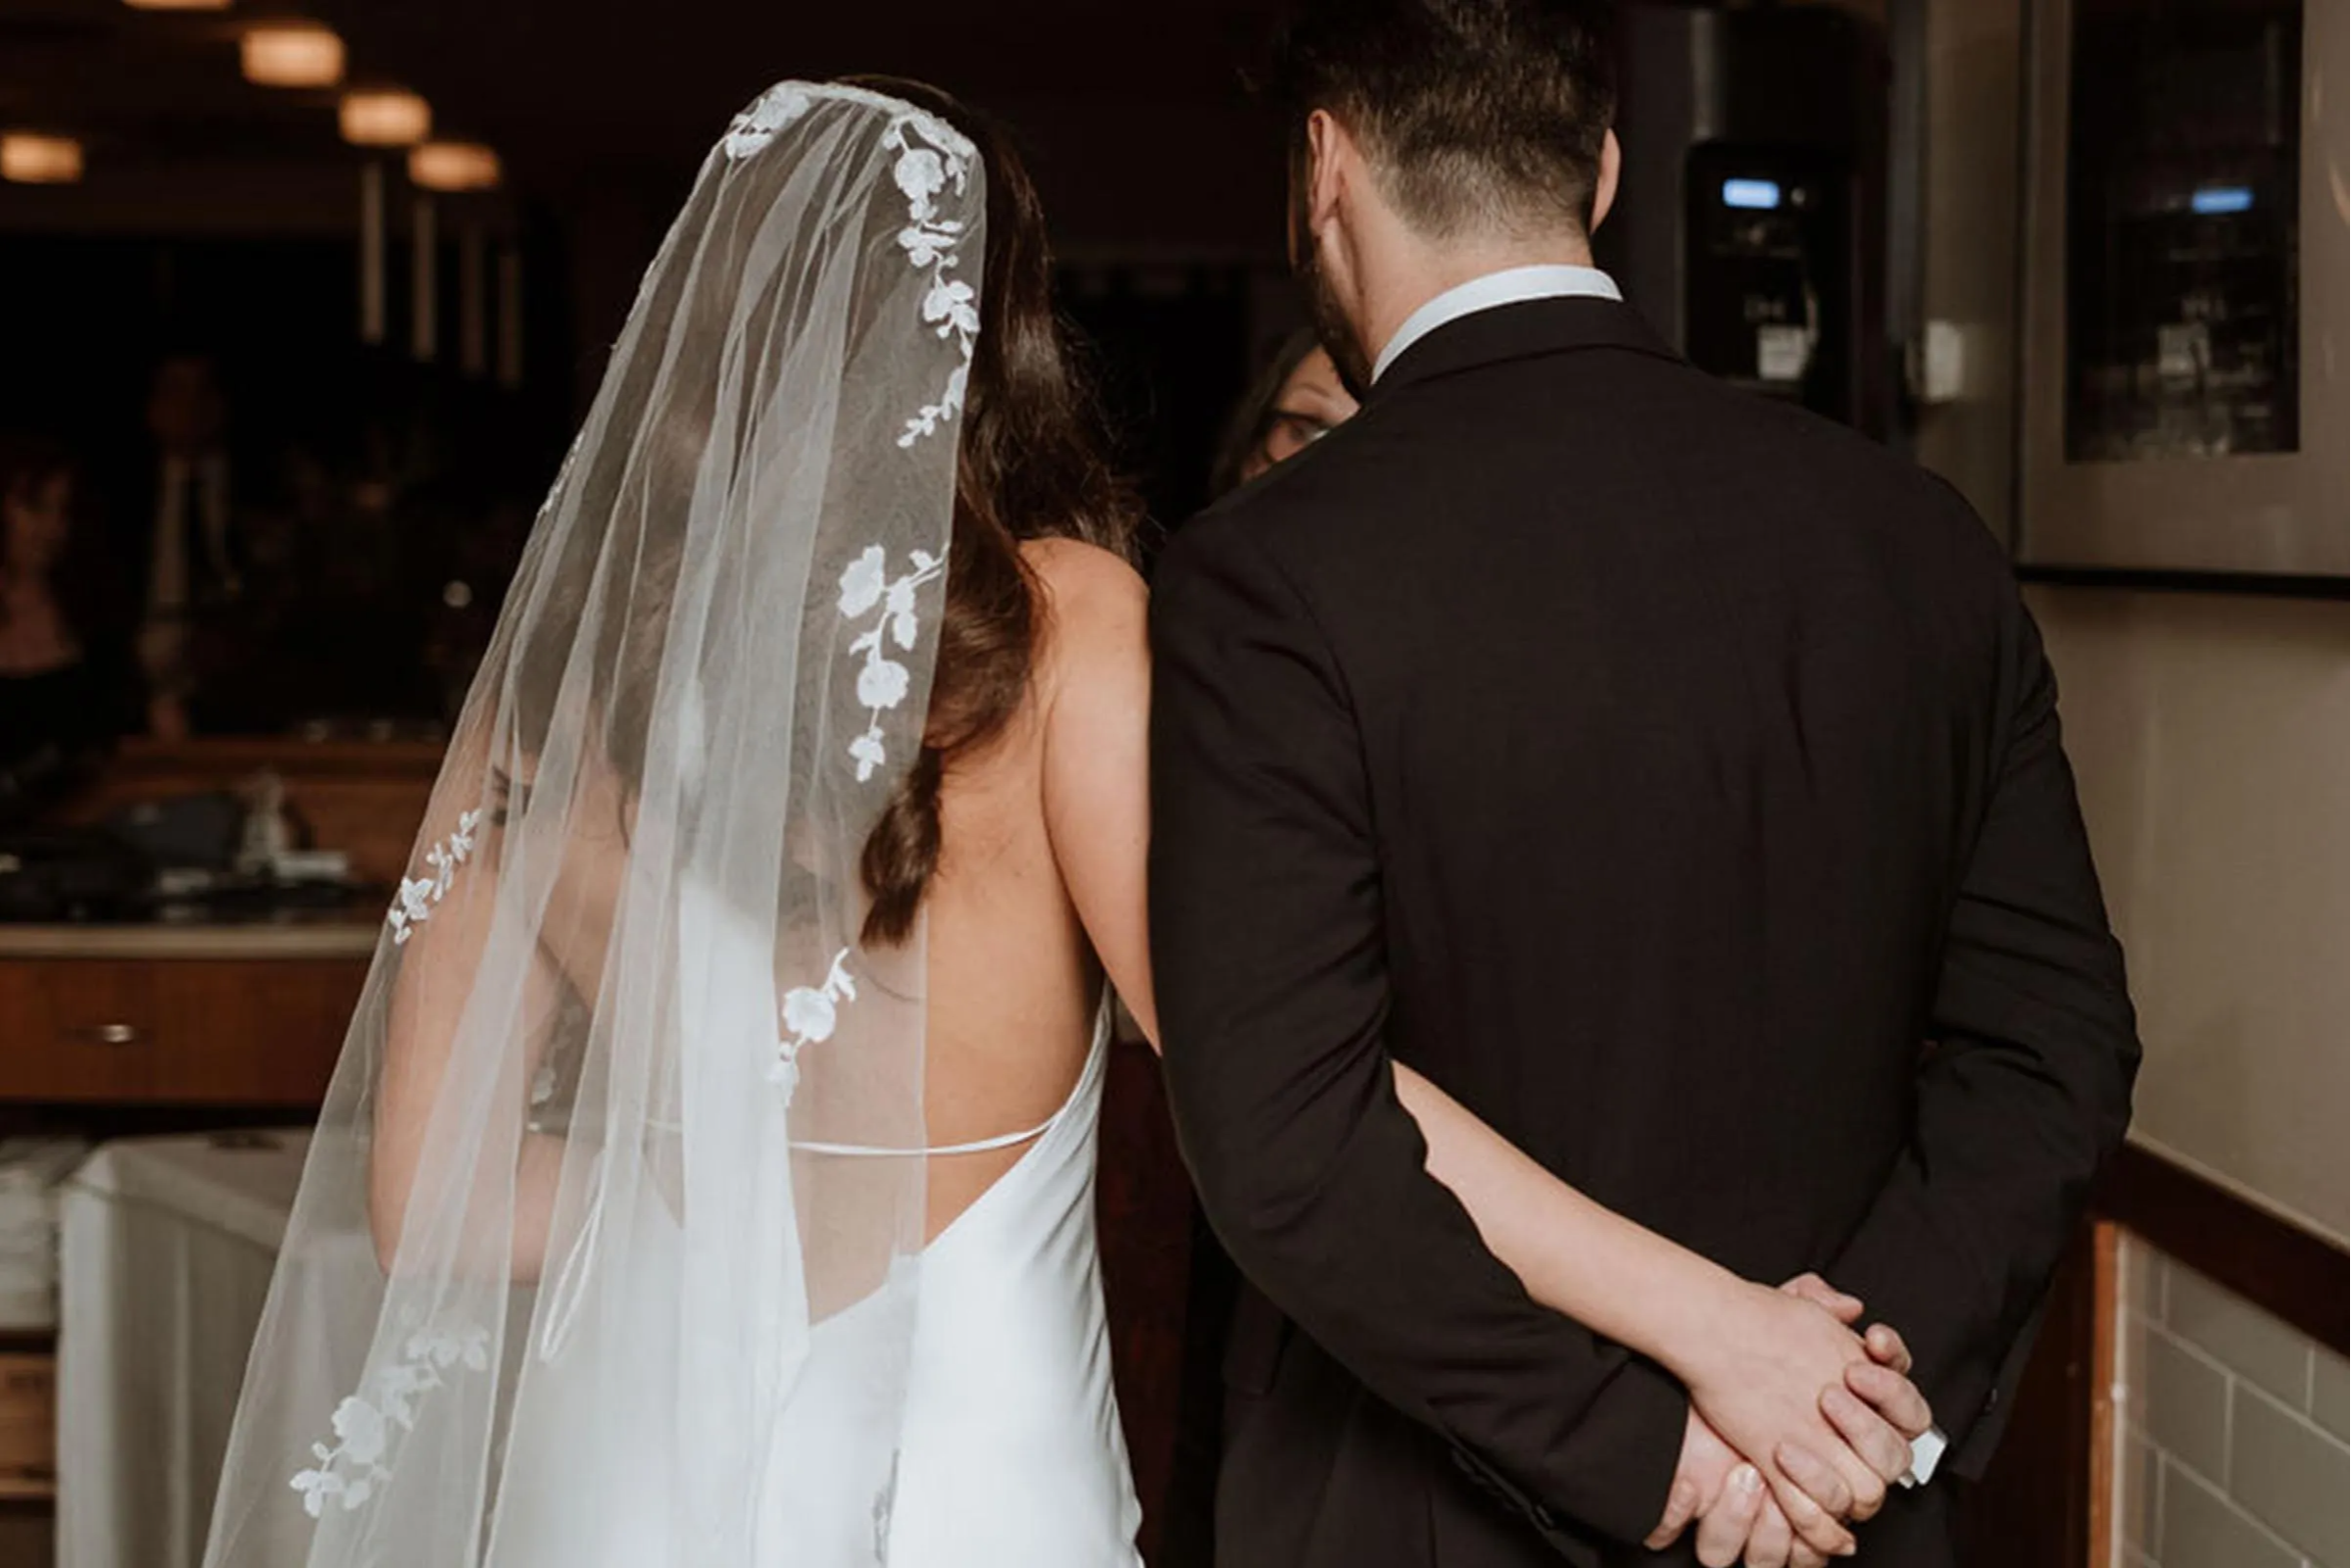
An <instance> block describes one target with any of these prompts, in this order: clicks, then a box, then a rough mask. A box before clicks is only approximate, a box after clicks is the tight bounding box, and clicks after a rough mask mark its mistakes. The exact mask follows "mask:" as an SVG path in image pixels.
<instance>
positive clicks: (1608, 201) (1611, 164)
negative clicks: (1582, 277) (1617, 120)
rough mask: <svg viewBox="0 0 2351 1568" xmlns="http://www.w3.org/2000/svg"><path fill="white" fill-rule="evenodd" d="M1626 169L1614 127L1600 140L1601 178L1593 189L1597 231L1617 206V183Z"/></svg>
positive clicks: (1593, 219)
mask: <svg viewBox="0 0 2351 1568" xmlns="http://www.w3.org/2000/svg"><path fill="white" fill-rule="evenodd" d="M1624 168H1625V150H1624V148H1623V147H1621V146H1619V145H1618V144H1617V140H1616V130H1615V128H1614V127H1613V126H1612V127H1610V129H1609V131H1608V133H1607V134H1606V135H1605V136H1602V137H1601V138H1600V177H1599V179H1598V181H1597V182H1595V183H1594V184H1593V185H1592V224H1591V226H1592V228H1593V229H1595V230H1596V229H1597V228H1598V227H1599V226H1600V225H1601V224H1602V223H1604V222H1606V221H1608V210H1609V209H1610V208H1612V207H1614V206H1615V205H1616V182H1617V178H1618V176H1619V175H1621V174H1622V173H1623V172H1624ZM1587 237H1588V238H1589V237H1590V236H1587Z"/></svg>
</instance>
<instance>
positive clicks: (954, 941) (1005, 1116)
mask: <svg viewBox="0 0 2351 1568" xmlns="http://www.w3.org/2000/svg"><path fill="white" fill-rule="evenodd" d="M1023 554H1024V556H1025V557H1026V559H1027V562H1028V564H1029V565H1030V567H1031V569H1032V570H1033V571H1034V572H1035V574H1036V576H1037V579H1038V582H1039V584H1040V586H1041V588H1042V589H1043V603H1042V606H1041V608H1042V610H1043V612H1044V613H1043V614H1042V615H1041V616H1040V617H1039V625H1040V633H1039V639H1038V648H1037V657H1036V662H1035V668H1034V673H1033V674H1032V676H1031V679H1030V681H1029V689H1028V695H1027V697H1026V699H1025V700H1024V702H1023V703H1022V705H1021V708H1020V711H1019V712H1018V714H1017V715H1015V717H1014V718H1013V720H1012V722H1011V723H1010V724H1009V725H1008V726H1006V728H1005V730H1004V733H1003V734H1002V735H1001V736H1000V737H998V739H997V740H996V741H995V742H994V743H993V744H991V745H990V746H989V747H988V748H987V749H985V750H984V751H982V752H980V753H978V754H977V755H975V756H972V757H970V758H968V759H966V760H960V761H958V762H956V763H955V765H954V766H953V767H951V768H950V769H949V770H948V773H947V777H946V780H945V783H944V786H943V788H942V790H941V793H940V825H941V830H942V831H941V851H940V857H939V868H938V871H937V873H936V874H935V875H934V876H933V878H932V881H931V885H930V889H929V893H928V896H927V899H926V904H925V907H926V908H927V910H928V914H929V922H930V937H929V963H930V989H929V996H930V1008H929V1044H928V1068H927V1074H928V1076H927V1091H926V1108H927V1111H928V1116H929V1137H930V1142H931V1144H932V1145H933V1146H934V1147H938V1146H947V1145H957V1144H965V1143H973V1142H978V1141H981V1140H985V1139H991V1138H996V1137H1000V1136H1003V1135H1005V1134H1010V1133H1017V1132H1022V1131H1025V1130H1027V1129H1029V1128H1032V1127H1036V1126H1039V1125H1040V1124H1042V1123H1044V1122H1045V1121H1047V1120H1049V1119H1050V1118H1051V1117H1052V1116H1053V1113H1054V1112H1055V1111H1056V1110H1058V1109H1059V1108H1060V1107H1061V1105H1062V1103H1064V1102H1065V1101H1066V1100H1067V1099H1068V1098H1069V1095H1070V1092H1071V1090H1072V1089H1073V1088H1074V1087H1075V1085H1076V1083H1077V1079H1078V1075H1079V1072H1080V1071H1081V1070H1082V1069H1083V1067H1084V1065H1085V1059H1086V1054H1087V1050H1088V1048H1089V1047H1090V1045H1091V1044H1092V1041H1093V1029H1094V1020H1095V1015H1096V1009H1097V1007H1098V1006H1099V1005H1100V998H1101V995H1102V978H1103V971H1104V966H1105V965H1106V966H1107V969H1108V972H1109V975H1110V978H1111V979H1112V980H1113V981H1115V982H1118V983H1119V984H1120V986H1121V989H1122V990H1124V991H1127V992H1129V993H1133V992H1136V991H1138V990H1142V991H1144V992H1145V993H1146V994H1148V985H1147V982H1146V980H1145V976H1146V974H1147V972H1148V971H1147V970H1146V967H1145V946H1146V942H1145V936H1144V931H1145V926H1144V920H1145V912H1144V866H1145V858H1146V850H1147V846H1148V841H1149V837H1150V806H1149V764H1148V760H1147V751H1146V747H1147V740H1148V732H1149V724H1150V720H1149V711H1150V703H1151V662H1150V654H1149V648H1148V643H1147V641H1146V631H1145V617H1146V608H1147V598H1146V593H1145V589H1144V586H1143V582H1142V579H1141V578H1139V577H1138V576H1137V575H1136V574H1135V572H1134V570H1133V568H1132V567H1130V566H1128V565H1127V564H1126V563H1124V562H1123V561H1120V560H1119V559H1118V558H1117V557H1115V556H1113V555H1111V554H1109V553H1108V552H1106V551H1103V550H1099V549H1096V548H1094V547H1093V546H1090V545H1084V544H1079V543H1076V542H1073V541H1069V540H1059V539H1055V540H1041V541H1037V542H1033V543H1031V544H1028V545H1026V546H1024V547H1023ZM1098 954H1099V955H1100V956H1099V957H1098V956H1097V955H1098ZM1027 1148H1028V1146H1027V1145H1026V1144H1022V1145H1017V1146H1015V1147H1013V1148H1010V1149H1006V1150H999V1151H993V1152H986V1153H975V1154H957V1155H949V1156H944V1157H939V1158H934V1159H933V1160H932V1161H931V1162H930V1233H931V1235H933V1236H934V1237H935V1236H937V1235H938V1234H939V1233H940V1232H942V1231H944V1230H945V1229H946V1228H947V1227H948V1226H949V1225H950V1224H952V1223H953V1222H954V1221H955V1217H956V1216H957V1215H959V1214H961V1213H962V1212H963V1210H964V1209H966V1208H968V1207H969V1206H970V1205H971V1204H972V1202H973V1201H976V1200H977V1199H978V1198H979V1197H980V1195H981V1194H983V1193H985V1192H986V1191H987V1190H988V1188H989V1187H990V1186H991V1185H993V1184H994V1183H995V1181H996V1180H997V1179H998V1178H999V1177H1001V1176H1002V1175H1004V1172H1005V1171H1007V1170H1009V1169H1011V1168H1012V1166H1013V1165H1014V1164H1015V1163H1016V1162H1017V1161H1018V1160H1019V1158H1020V1156H1021V1155H1022V1154H1023V1153H1025V1152H1027Z"/></svg>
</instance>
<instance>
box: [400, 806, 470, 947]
mask: <svg viewBox="0 0 2351 1568" xmlns="http://www.w3.org/2000/svg"><path fill="white" fill-rule="evenodd" d="M480 829H481V809H480V808H479V807H476V808H474V809H472V810H470V811H460V812H459V813H458V818H457V828H456V830H455V831H454V832H452V833H451V834H450V835H449V836H448V837H447V838H445V839H439V840H436V841H435V842H433V843H431V844H428V845H426V846H425V848H424V865H425V869H426V870H427V871H429V872H430V873H431V874H430V875H428V876H420V877H402V878H401V879H400V896H399V898H398V899H397V900H395V901H394V903H393V905H392V910H391V912H390V913H389V914H387V915H385V916H384V923H385V924H386V925H389V926H390V927H391V928H392V945H393V946H394V947H406V946H407V945H408V939H409V938H411V937H413V936H415V935H416V927H418V926H420V925H422V924H423V923H424V922H425V921H427V920H429V919H431V918H432V912H433V910H434V909H435V908H436V907H439V905H440V903H441V901H442V900H443V899H446V898H447V897H449V889H450V886H451V885H452V884H453V883H455V882H456V881H457V873H458V867H460V866H462V865H464V864H465V862H466V861H467V860H468V859H471V858H472V857H473V843H474V839H475V836H476V835H477V834H478V832H479V831H480Z"/></svg>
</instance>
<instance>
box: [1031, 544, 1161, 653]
mask: <svg viewBox="0 0 2351 1568" xmlns="http://www.w3.org/2000/svg"><path fill="white" fill-rule="evenodd" d="M1020 555H1021V559H1022V560H1024V561H1026V562H1027V563H1028V567H1029V570H1030V571H1031V572H1032V573H1034V574H1035V576H1036V579H1037V583H1038V586H1039V587H1040V588H1042V589H1043V590H1044V599H1045V606H1044V608H1045V619H1046V621H1047V623H1048V626H1049V637H1050V639H1051V640H1052V641H1054V642H1058V643H1065V644H1075V645H1077V646H1076V648H1074V649H1065V650H1064V652H1070V651H1075V652H1080V653H1082V652H1084V651H1085V649H1086V647H1087V646H1088V645H1094V646H1098V647H1099V645H1100V642H1101V641H1102V639H1105V638H1120V637H1123V636H1125V635H1127V634H1128V633H1130V632H1131V631H1132V630H1133V629H1134V628H1135V627H1137V626H1139V625H1141V623H1142V620H1143V617H1144V615H1145V614H1146V613H1147V611H1148V608H1149V605H1150V601H1151V590H1150V589H1148V588H1146V587H1145V586H1144V584H1143V577H1142V574H1141V573H1139V572H1137V571H1136V570H1135V568H1134V566H1132V565H1131V564H1128V562H1127V560H1126V558H1124V557H1123V556H1120V555H1117V554H1115V553H1113V552H1111V551H1108V550H1104V549H1103V548H1102V546H1100V545H1090V544H1088V543H1086V542H1085V541H1084V540H1082V539H1029V540H1024V541H1022V543H1021V546H1020Z"/></svg>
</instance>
